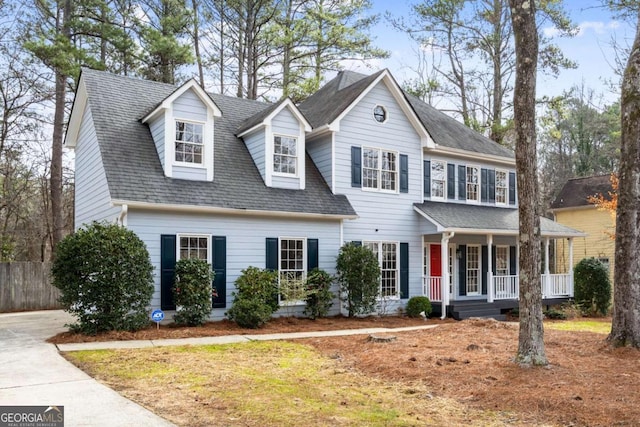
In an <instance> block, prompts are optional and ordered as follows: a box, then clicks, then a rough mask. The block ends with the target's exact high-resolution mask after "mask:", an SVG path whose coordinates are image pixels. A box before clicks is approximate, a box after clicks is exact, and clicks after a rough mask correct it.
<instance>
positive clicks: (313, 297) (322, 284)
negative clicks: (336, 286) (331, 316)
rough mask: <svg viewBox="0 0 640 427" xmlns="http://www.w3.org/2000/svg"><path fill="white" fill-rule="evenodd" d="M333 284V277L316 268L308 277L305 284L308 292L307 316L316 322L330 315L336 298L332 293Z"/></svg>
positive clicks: (305, 312)
mask: <svg viewBox="0 0 640 427" xmlns="http://www.w3.org/2000/svg"><path fill="white" fill-rule="evenodd" d="M332 282H333V277H331V275H330V274H329V273H327V272H326V271H324V270H320V269H318V268H314V269H313V270H312V271H311V272H310V273H309V274H308V275H307V282H306V283H305V287H306V289H307V292H308V293H307V298H306V300H305V302H306V303H307V306H306V307H305V309H304V314H305V315H306V316H308V317H309V318H311V319H314V320H315V319H317V318H318V317H325V316H326V315H327V314H328V313H329V310H330V309H331V306H332V305H333V299H334V298H335V295H334V294H333V292H331V291H330V289H331V283H332Z"/></svg>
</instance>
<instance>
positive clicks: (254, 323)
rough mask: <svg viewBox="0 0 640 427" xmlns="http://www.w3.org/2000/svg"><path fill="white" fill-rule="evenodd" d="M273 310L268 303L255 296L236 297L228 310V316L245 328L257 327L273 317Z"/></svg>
mask: <svg viewBox="0 0 640 427" xmlns="http://www.w3.org/2000/svg"><path fill="white" fill-rule="evenodd" d="M272 314H273V311H272V310H271V307H270V306H269V305H268V304H265V303H264V302H263V301H259V300H257V299H255V298H242V299H236V300H235V301H234V302H233V306H232V307H231V308H230V309H229V311H227V317H228V318H229V320H232V321H234V322H236V323H237V324H238V326H241V327H243V328H250V329H256V328H259V327H261V326H262V325H264V324H265V323H267V322H268V321H269V319H271V315H272Z"/></svg>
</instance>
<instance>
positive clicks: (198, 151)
mask: <svg viewBox="0 0 640 427" xmlns="http://www.w3.org/2000/svg"><path fill="white" fill-rule="evenodd" d="M203 147H204V142H203V125H202V124H201V123H189V122H184V121H180V120H176V140H175V159H176V162H182V163H193V164H198V165H201V164H202V152H203Z"/></svg>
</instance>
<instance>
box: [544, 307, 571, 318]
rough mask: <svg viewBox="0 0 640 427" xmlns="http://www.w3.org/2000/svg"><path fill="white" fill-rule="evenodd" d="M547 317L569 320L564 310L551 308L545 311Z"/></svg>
mask: <svg viewBox="0 0 640 427" xmlns="http://www.w3.org/2000/svg"><path fill="white" fill-rule="evenodd" d="M544 315H545V316H546V317H547V319H557V320H567V315H566V314H565V313H564V311H562V310H558V309H555V308H551V309H549V310H547V311H545V312H544Z"/></svg>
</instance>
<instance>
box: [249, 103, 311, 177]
mask: <svg viewBox="0 0 640 427" xmlns="http://www.w3.org/2000/svg"><path fill="white" fill-rule="evenodd" d="M306 132H311V125H310V124H309V122H308V121H307V119H306V118H305V117H304V116H303V115H302V113H301V112H300V110H298V108H297V107H296V106H295V104H294V103H293V102H292V101H291V100H290V99H289V98H286V99H284V100H282V101H280V102H278V103H276V104H274V105H272V106H270V107H267V108H265V109H264V110H263V111H261V112H260V113H258V114H256V115H255V116H253V117H251V118H249V119H248V120H247V121H245V122H244V123H243V124H242V125H241V126H240V128H239V129H238V133H237V136H238V137H239V138H242V139H243V140H244V142H245V144H246V146H247V148H248V149H249V152H250V153H251V156H252V157H253V161H254V163H255V164H256V166H257V167H258V170H259V171H260V175H261V176H262V179H263V180H264V183H265V185H266V186H268V187H275V188H287V189H293V190H304V188H305V152H306V147H305V134H306Z"/></svg>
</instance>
